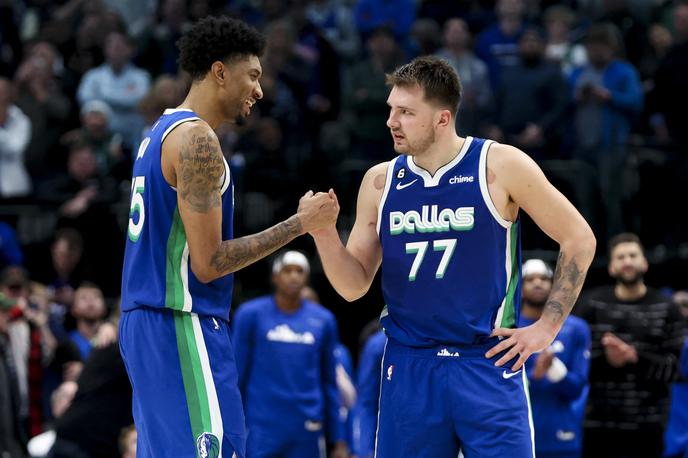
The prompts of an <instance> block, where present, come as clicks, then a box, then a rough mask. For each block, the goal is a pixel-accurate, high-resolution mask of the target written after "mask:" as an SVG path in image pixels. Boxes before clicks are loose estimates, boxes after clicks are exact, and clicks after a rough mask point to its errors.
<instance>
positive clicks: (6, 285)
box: [0, 266, 56, 437]
mask: <svg viewBox="0 0 688 458" xmlns="http://www.w3.org/2000/svg"><path fill="white" fill-rule="evenodd" d="M0 292H2V293H3V294H4V295H5V297H8V298H11V299H13V300H15V301H16V305H15V306H14V308H13V309H12V310H11V312H10V317H11V321H10V324H9V330H8V334H9V339H10V342H11V344H10V346H11V348H12V357H13V361H14V370H15V371H16V376H17V380H18V381H19V401H20V403H19V406H20V408H19V415H20V416H21V418H22V420H23V421H24V422H25V424H26V425H27V428H26V431H27V433H28V435H29V437H33V436H35V435H37V434H39V433H41V432H42V428H43V419H44V418H43V417H44V413H43V379H44V363H45V361H48V360H49V359H50V358H51V357H52V354H53V351H54V349H55V346H56V341H55V338H54V336H53V334H52V332H51V331H50V327H49V325H48V313H47V310H46V309H45V308H43V307H40V305H39V304H36V303H33V302H32V301H31V298H30V294H31V284H30V281H29V274H28V272H27V271H26V269H24V268H23V267H19V266H10V267H6V268H5V269H3V270H2V272H0Z"/></svg>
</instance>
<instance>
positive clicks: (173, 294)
mask: <svg viewBox="0 0 688 458" xmlns="http://www.w3.org/2000/svg"><path fill="white" fill-rule="evenodd" d="M184 245H186V233H185V232H184V224H182V219H181V217H180V216H179V208H176V209H175V210H174V216H173V217H172V228H171V229H170V235H169V236H168V237H167V253H166V256H165V306H166V307H169V308H172V309H175V310H182V309H183V308H184V285H183V283H182V276H181V264H182V254H183V253H184Z"/></svg>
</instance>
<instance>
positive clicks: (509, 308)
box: [499, 223, 520, 328]
mask: <svg viewBox="0 0 688 458" xmlns="http://www.w3.org/2000/svg"><path fill="white" fill-rule="evenodd" d="M509 239H510V245H511V246H510V248H511V253H509V255H510V256H511V275H509V285H508V287H507V288H508V289H507V292H506V299H505V303H504V313H503V314H502V322H501V324H500V325H499V327H501V328H513V327H515V326H516V309H515V305H514V299H515V297H514V296H515V295H516V287H517V286H518V281H519V278H518V277H519V272H520V269H519V265H518V257H517V253H518V223H513V224H512V225H511V227H510V228H509Z"/></svg>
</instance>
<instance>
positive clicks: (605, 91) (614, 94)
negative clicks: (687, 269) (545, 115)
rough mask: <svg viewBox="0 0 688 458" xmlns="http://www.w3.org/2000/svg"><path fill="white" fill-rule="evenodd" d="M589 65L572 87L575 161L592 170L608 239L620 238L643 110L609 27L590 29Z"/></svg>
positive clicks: (576, 73)
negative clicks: (627, 171) (627, 175)
mask: <svg viewBox="0 0 688 458" xmlns="http://www.w3.org/2000/svg"><path fill="white" fill-rule="evenodd" d="M585 46H586V49H587V52H588V59H589V60H590V63H589V64H588V65H586V66H584V67H581V68H579V69H576V70H575V71H574V72H573V74H572V75H571V79H570V84H571V88H572V90H573V99H574V102H575V114H574V116H575V118H574V125H575V135H576V139H577V141H576V147H575V152H574V157H575V158H576V159H578V160H582V161H585V162H587V163H589V164H591V165H593V166H594V167H595V168H596V169H597V171H598V175H599V187H600V192H601V197H602V201H603V202H604V207H605V214H606V232H607V234H610V235H612V234H616V233H619V232H621V230H622V229H623V227H624V223H623V220H622V214H621V203H622V192H623V182H622V180H621V179H622V176H623V173H620V171H622V170H623V169H624V167H625V165H626V144H627V142H628V138H629V135H630V132H631V125H632V122H633V120H634V118H635V117H636V116H637V115H638V114H639V113H640V111H641V109H642V106H643V89H642V86H641V84H640V80H639V77H638V72H637V71H636V70H635V68H634V67H633V66H632V65H630V64H629V63H627V62H625V61H623V60H621V59H620V58H619V55H620V53H621V49H622V48H621V47H622V42H621V37H620V35H619V32H618V30H617V29H616V28H615V27H614V26H613V25H611V24H597V25H594V26H593V27H591V28H590V30H589V32H588V35H587V37H586V39H585Z"/></svg>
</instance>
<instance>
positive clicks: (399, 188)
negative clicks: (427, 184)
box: [397, 178, 418, 191]
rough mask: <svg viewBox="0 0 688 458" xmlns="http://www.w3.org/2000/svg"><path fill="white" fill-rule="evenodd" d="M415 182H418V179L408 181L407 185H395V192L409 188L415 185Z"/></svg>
mask: <svg viewBox="0 0 688 458" xmlns="http://www.w3.org/2000/svg"><path fill="white" fill-rule="evenodd" d="M416 181H418V178H416V179H415V180H413V181H409V182H408V183H404V184H401V183H397V191H401V190H402V189H404V188H408V187H409V186H411V185H412V184H413V183H415V182H416Z"/></svg>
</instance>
